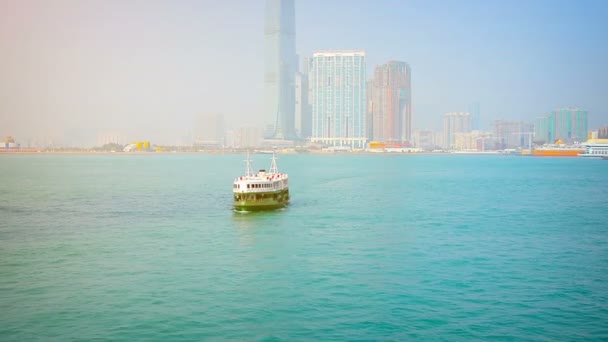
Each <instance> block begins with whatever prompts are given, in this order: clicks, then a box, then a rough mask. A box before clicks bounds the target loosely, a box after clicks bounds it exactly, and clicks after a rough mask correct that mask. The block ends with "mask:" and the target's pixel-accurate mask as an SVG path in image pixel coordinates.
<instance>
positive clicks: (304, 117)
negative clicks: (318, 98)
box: [295, 68, 312, 139]
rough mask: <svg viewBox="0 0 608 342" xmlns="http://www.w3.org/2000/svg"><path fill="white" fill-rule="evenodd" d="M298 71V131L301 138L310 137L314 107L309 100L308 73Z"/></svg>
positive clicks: (296, 114) (296, 112)
mask: <svg viewBox="0 0 608 342" xmlns="http://www.w3.org/2000/svg"><path fill="white" fill-rule="evenodd" d="M306 69H307V68H305V71H304V72H297V73H296V87H295V89H296V97H295V99H296V111H295V119H296V132H297V134H298V136H299V137H300V138H301V139H308V138H310V136H311V135H312V114H311V111H312V108H311V104H310V100H309V96H308V93H309V89H308V83H309V82H308V73H307V72H306Z"/></svg>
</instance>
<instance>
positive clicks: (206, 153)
mask: <svg viewBox="0 0 608 342" xmlns="http://www.w3.org/2000/svg"><path fill="white" fill-rule="evenodd" d="M244 153H247V152H246V151H196V152H192V151H188V152H185V151H183V152H182V151H175V152H91V151H11V152H4V151H2V152H0V156H2V155H87V156H95V155H108V156H147V155H149V156H158V155H197V154H200V155H242V154H244ZM276 153H277V154H281V155H309V154H313V155H400V156H401V155H407V156H416V155H459V156H460V155H464V156H470V155H484V156H486V155H487V156H521V155H520V154H513V153H511V154H509V153H488V152H464V153H463V152H456V153H454V152H369V151H361V152H329V151H308V152H281V151H277V152H276ZM251 154H268V153H264V152H251Z"/></svg>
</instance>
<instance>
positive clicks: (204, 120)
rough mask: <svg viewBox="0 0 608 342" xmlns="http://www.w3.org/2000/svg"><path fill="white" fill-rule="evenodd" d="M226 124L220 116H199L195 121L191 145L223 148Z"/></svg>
mask: <svg viewBox="0 0 608 342" xmlns="http://www.w3.org/2000/svg"><path fill="white" fill-rule="evenodd" d="M225 139H226V124H225V122H224V116H223V115H222V114H201V115H199V116H198V117H197V119H196V124H195V127H194V139H193V141H192V144H193V145H196V146H205V147H224V146H225V145H226V141H225Z"/></svg>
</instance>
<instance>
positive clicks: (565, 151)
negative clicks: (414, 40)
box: [521, 139, 585, 157]
mask: <svg viewBox="0 0 608 342" xmlns="http://www.w3.org/2000/svg"><path fill="white" fill-rule="evenodd" d="M583 152H585V148H584V147H583V146H581V145H579V144H572V145H566V144H564V143H563V142H562V141H561V140H559V139H558V140H557V141H555V143H554V144H546V145H543V146H540V147H536V148H533V149H532V152H530V150H522V152H521V154H522V155H528V156H534V157H577V156H579V155H580V154H581V153H583Z"/></svg>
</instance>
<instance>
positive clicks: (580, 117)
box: [534, 108, 588, 143]
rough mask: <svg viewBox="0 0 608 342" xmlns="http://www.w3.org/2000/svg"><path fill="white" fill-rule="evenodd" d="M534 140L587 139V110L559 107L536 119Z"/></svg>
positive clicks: (572, 140) (551, 141)
mask: <svg viewBox="0 0 608 342" xmlns="http://www.w3.org/2000/svg"><path fill="white" fill-rule="evenodd" d="M534 132H535V141H537V142H540V143H553V142H555V141H556V140H558V139H559V140H561V141H563V142H568V143H570V142H583V141H585V140H587V133H588V132H587V111H586V110H582V109H580V108H559V109H556V110H554V111H552V112H551V113H550V114H549V115H547V116H545V117H541V118H537V119H536V124H535V127H534Z"/></svg>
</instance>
